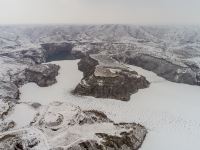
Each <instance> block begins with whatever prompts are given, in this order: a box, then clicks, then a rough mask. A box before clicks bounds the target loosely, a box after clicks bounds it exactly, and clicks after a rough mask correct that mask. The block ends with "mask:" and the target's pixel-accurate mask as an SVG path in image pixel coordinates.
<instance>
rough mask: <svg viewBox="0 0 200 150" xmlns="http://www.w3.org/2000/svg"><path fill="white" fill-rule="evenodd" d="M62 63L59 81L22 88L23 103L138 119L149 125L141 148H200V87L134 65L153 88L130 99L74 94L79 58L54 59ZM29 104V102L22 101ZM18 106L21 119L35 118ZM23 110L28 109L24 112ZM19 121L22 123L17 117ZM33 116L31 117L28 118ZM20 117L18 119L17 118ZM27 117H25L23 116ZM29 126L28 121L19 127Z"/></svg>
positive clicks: (132, 119)
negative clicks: (55, 103) (63, 104)
mask: <svg viewBox="0 0 200 150" xmlns="http://www.w3.org/2000/svg"><path fill="white" fill-rule="evenodd" d="M53 63H56V64H59V65H60V66H61V70H60V74H59V76H58V77H57V80H58V83H57V84H55V85H53V86H50V87H45V88H41V87H38V86H37V85H36V84H33V83H29V84H26V85H24V86H23V87H22V88H21V89H20V92H21V100H20V101H21V102H25V103H27V102H39V103H41V104H42V105H47V104H48V103H50V102H52V101H64V102H69V103H72V104H76V105H79V106H80V107H81V108H84V109H97V110H101V111H104V112H105V113H106V114H107V115H108V117H110V118H111V119H112V120H114V121H116V122H138V123H141V124H143V125H145V126H146V127H147V128H148V131H149V133H148V135H147V138H146V140H145V142H144V144H143V145H142V148H141V150H191V149H192V150H197V149H200V142H199V139H200V117H199V114H200V109H199V106H200V87H197V86H190V85H185V84H177V83H172V82H169V81H166V80H164V79H162V78H160V77H158V76H156V75H155V74H154V73H152V72H149V71H146V70H143V69H141V68H138V67H133V66H130V67H131V68H132V69H135V70H136V71H137V72H138V73H139V74H142V75H144V76H146V77H147V79H148V80H149V81H151V85H150V88H147V89H144V90H140V91H139V92H138V93H136V94H134V95H132V97H131V100H130V101H129V102H122V101H117V100H111V99H96V98H93V97H77V96H73V95H71V93H70V92H71V90H72V89H74V88H75V86H76V85H77V83H78V82H79V81H80V80H81V78H82V73H81V72H79V71H78V69H77V60H76V61H74V60H66V61H59V62H53ZM20 105H22V106H20V107H25V104H20ZM20 107H19V108H18V107H17V108H16V109H15V111H16V114H15V116H16V115H17V113H18V114H19V115H20V118H21V120H26V119H25V117H26V118H29V119H30V118H31V117H32V116H33V114H34V111H35V110H33V109H32V108H30V109H31V110H29V109H27V108H28V105H27V107H26V109H22V108H20ZM22 110H23V111H24V112H22ZM15 116H14V118H15V120H16V121H17V122H19V123H20V121H19V120H18V119H19V118H18V117H17V116H16V117H15ZM28 116H29V117H28ZM17 118H18V119H17ZM23 118H24V119H23ZM25 125H26V121H24V122H23V123H21V124H18V127H20V126H21V127H22V126H25Z"/></svg>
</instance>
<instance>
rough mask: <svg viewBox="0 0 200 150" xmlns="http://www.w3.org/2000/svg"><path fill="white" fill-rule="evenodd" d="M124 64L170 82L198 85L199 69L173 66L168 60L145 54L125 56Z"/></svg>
mask: <svg viewBox="0 0 200 150" xmlns="http://www.w3.org/2000/svg"><path fill="white" fill-rule="evenodd" d="M125 62H126V63H128V64H131V65H136V66H139V67H142V68H144V69H146V70H149V71H153V72H155V73H156V74H157V75H159V76H161V77H163V78H165V79H167V80H169V81H172V82H177V83H186V84H191V85H200V80H199V78H198V77H199V75H198V74H199V73H198V72H200V69H199V70H198V69H196V70H194V69H192V68H191V67H189V66H187V65H184V64H182V65H181V64H175V63H173V62H170V61H169V60H166V59H163V58H159V57H155V56H151V55H147V54H137V55H132V56H127V57H126V58H125Z"/></svg>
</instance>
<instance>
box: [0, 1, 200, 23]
mask: <svg viewBox="0 0 200 150" xmlns="http://www.w3.org/2000/svg"><path fill="white" fill-rule="evenodd" d="M10 23H20V24H24V23H34V24H37V23H40V24H41V23H69V24H76V23H81V24H82V23H83V24H98V23H101V24H102V23H119V24H121V23H122V24H200V0H0V24H10Z"/></svg>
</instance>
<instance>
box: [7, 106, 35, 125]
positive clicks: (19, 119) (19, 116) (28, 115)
mask: <svg viewBox="0 0 200 150" xmlns="http://www.w3.org/2000/svg"><path fill="white" fill-rule="evenodd" d="M35 114H36V110H34V109H33V108H32V107H31V106H29V105H27V104H23V103H22V104H17V105H16V106H15V108H14V110H13V112H12V113H11V114H10V115H9V116H8V117H7V118H6V120H13V121H14V122H16V126H15V129H20V128H22V127H26V126H28V125H29V123H30V122H31V121H32V120H33V118H34V116H35Z"/></svg>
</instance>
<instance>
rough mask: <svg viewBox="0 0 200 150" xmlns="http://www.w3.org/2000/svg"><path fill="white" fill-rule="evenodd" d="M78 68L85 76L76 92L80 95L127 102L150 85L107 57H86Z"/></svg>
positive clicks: (139, 76)
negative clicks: (139, 90)
mask: <svg viewBox="0 0 200 150" xmlns="http://www.w3.org/2000/svg"><path fill="white" fill-rule="evenodd" d="M78 68H79V70H80V71H82V72H83V75H84V77H83V79H82V80H81V82H80V84H78V85H77V87H76V88H75V90H74V93H75V94H79V95H86V96H94V97H97V98H112V99H119V100H125V101H127V100H129V99H130V96H131V94H133V93H135V92H137V91H138V89H142V88H147V87H148V86H149V84H150V83H149V82H148V81H147V80H146V78H145V77H143V76H141V75H138V73H137V72H135V71H131V70H129V69H128V68H127V67H125V66H123V65H120V64H118V63H117V62H115V61H114V60H112V59H111V58H109V57H106V56H100V55H95V56H94V55H93V56H86V57H84V58H83V59H81V61H80V62H79V63H78Z"/></svg>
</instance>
